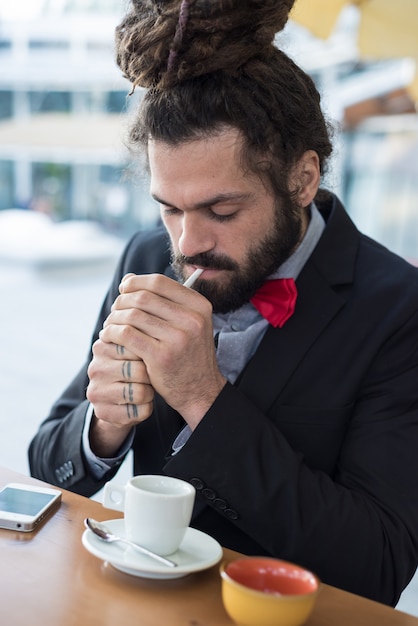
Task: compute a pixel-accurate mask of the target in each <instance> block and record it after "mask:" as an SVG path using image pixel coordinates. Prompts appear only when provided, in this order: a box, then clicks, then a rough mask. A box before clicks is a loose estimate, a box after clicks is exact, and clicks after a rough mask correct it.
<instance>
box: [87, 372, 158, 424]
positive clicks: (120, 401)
mask: <svg viewBox="0 0 418 626" xmlns="http://www.w3.org/2000/svg"><path fill="white" fill-rule="evenodd" d="M86 396H87V399H88V400H89V402H91V404H93V406H101V405H102V406H103V405H106V406H113V407H115V408H116V407H120V406H123V405H126V404H137V405H142V404H150V403H152V402H153V399H154V389H153V388H152V386H151V385H143V384H139V383H113V384H108V385H103V384H102V382H98V381H96V380H95V379H92V380H90V382H89V384H88V386H87V390H86ZM96 415H97V416H98V417H100V416H99V415H98V414H97V413H96Z"/></svg>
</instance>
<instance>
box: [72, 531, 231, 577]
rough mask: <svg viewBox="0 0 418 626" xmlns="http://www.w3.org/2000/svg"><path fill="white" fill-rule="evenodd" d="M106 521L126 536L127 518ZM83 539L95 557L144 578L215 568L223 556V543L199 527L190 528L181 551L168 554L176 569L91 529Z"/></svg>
mask: <svg viewBox="0 0 418 626" xmlns="http://www.w3.org/2000/svg"><path fill="white" fill-rule="evenodd" d="M103 523H104V524H105V525H106V526H107V527H108V528H109V530H111V531H112V532H114V533H115V535H118V536H119V537H125V523H124V520H123V519H113V520H109V521H106V522H103ZM81 541H82V543H83V546H84V547H85V548H86V549H87V550H88V551H89V552H91V554H93V555H94V556H97V557H98V558H99V559H103V561H108V562H109V563H110V564H111V565H113V567H115V568H116V569H118V570H120V571H121V572H124V573H125V574H131V575H132V576H139V577H141V578H181V577H182V576H186V575H187V574H191V573H192V572H198V571H200V570H204V569H207V568H209V567H212V565H215V564H216V563H218V562H219V561H220V560H221V557H222V548H221V546H220V544H219V543H218V542H217V541H216V540H215V539H213V537H210V536H209V535H206V534H205V533H203V532H201V531H200V530H196V529H195V528H188V529H187V531H186V534H185V536H184V539H183V541H182V542H181V544H180V547H179V549H178V550H177V552H174V554H170V556H169V557H168V558H169V559H170V560H171V561H174V562H175V563H177V564H178V566H177V567H175V568H170V567H167V566H165V565H163V564H161V563H158V561H153V560H152V558H150V557H148V556H146V555H142V554H140V553H139V552H137V551H136V550H135V549H134V548H130V547H129V546H126V545H125V544H123V543H122V542H114V543H105V542H104V541H103V540H102V539H99V537H96V535H95V534H94V533H92V531H91V530H85V531H84V533H83V536H82V538H81Z"/></svg>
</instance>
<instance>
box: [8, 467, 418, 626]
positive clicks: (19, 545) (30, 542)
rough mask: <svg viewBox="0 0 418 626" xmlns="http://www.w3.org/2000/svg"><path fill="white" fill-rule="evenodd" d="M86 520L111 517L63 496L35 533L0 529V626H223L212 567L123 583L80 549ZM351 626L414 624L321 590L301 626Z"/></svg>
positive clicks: (15, 478)
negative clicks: (170, 576) (118, 625)
mask: <svg viewBox="0 0 418 626" xmlns="http://www.w3.org/2000/svg"><path fill="white" fill-rule="evenodd" d="M8 482H25V483H29V482H32V483H36V482H38V483H39V482H40V481H35V480H34V479H32V478H29V477H27V476H22V475H20V474H16V473H15V472H12V471H10V470H6V469H4V468H0V488H1V487H3V486H4V485H5V484H6V483H8ZM41 484H42V483H41ZM87 516H91V517H95V518H96V519H98V520H106V519H110V518H116V517H119V514H118V513H116V512H114V511H109V510H108V509H104V508H103V507H102V506H101V504H100V503H98V502H95V501H93V500H89V499H88V498H84V497H82V496H78V495H75V494H73V493H70V492H68V491H63V499H62V504H61V507H60V509H59V510H58V511H57V512H56V513H54V515H53V516H52V517H50V518H49V519H48V520H47V521H46V522H45V523H44V524H42V525H41V527H40V528H39V529H38V530H36V531H35V532H33V533H19V532H15V531H11V530H2V529H0V607H1V608H0V624H1V626H28V624H30V625H31V626H41V625H42V626H80V624H82V625H83V626H115V624H121V625H123V626H131V625H132V626H133V625H135V626H139V625H140V626H228V625H229V626H231V624H232V622H231V620H230V619H229V618H228V616H227V615H226V613H225V610H224V608H223V605H222V599H221V581H220V577H219V566H218V565H216V566H214V567H212V568H210V569H209V570H206V571H204V572H199V573H196V574H191V575H189V576H186V577H184V578H179V579H174V580H145V579H140V578H136V577H133V576H128V575H126V574H123V573H121V572H119V571H117V570H115V569H114V568H113V567H112V566H111V565H108V564H105V563H104V562H102V561H101V560H100V559H97V558H96V557H94V556H93V555H91V554H90V553H89V552H87V550H86V549H85V548H84V547H83V546H82V544H81V535H82V534H83V531H84V524H83V520H84V518H85V517H87ZM234 556H236V553H234V552H231V551H230V550H224V557H225V558H227V559H230V558H233V557H234ZM357 624H360V625H363V624H364V625H367V626H418V618H415V617H412V616H410V615H407V614H406V613H401V612H400V611H395V610H394V609H391V608H389V607H387V606H384V605H382V604H378V603H376V602H371V601H370V600H366V599H364V598H361V597H359V596H355V595H353V594H350V593H346V592H344V591H341V590H339V589H335V588H334V587H330V586H328V585H323V586H322V588H321V591H320V595H319V598H318V602H317V605H316V607H315V609H314V612H313V614H312V615H311V617H310V619H309V620H308V621H307V622H306V626H357Z"/></svg>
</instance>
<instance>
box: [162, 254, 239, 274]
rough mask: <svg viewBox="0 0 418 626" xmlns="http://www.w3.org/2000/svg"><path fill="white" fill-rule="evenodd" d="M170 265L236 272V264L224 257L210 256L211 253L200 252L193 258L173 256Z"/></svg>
mask: <svg viewBox="0 0 418 626" xmlns="http://www.w3.org/2000/svg"><path fill="white" fill-rule="evenodd" d="M172 263H173V265H174V266H175V267H184V266H185V265H198V266H199V267H203V268H204V269H207V270H209V269H211V270H228V271H237V270H238V269H239V266H238V263H236V262H235V261H233V260H232V259H230V258H229V257H227V256H226V255H222V254H220V255H218V254H212V253H211V252H202V253H200V254H195V255H194V256H185V255H184V254H174V255H173V258H172Z"/></svg>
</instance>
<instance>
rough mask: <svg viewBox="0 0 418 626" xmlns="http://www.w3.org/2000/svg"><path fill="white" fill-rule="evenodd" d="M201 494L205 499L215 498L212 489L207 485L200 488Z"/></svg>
mask: <svg viewBox="0 0 418 626" xmlns="http://www.w3.org/2000/svg"><path fill="white" fill-rule="evenodd" d="M202 496H205V498H206V499H207V500H214V499H215V498H216V493H215V492H214V491H213V489H208V487H206V488H205V489H202Z"/></svg>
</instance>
